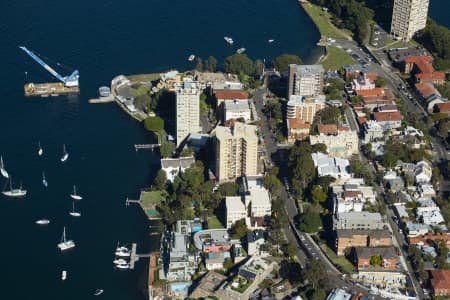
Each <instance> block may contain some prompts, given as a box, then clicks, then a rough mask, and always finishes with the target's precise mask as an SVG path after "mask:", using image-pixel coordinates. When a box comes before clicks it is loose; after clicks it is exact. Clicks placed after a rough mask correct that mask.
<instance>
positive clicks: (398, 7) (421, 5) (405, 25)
mask: <svg viewBox="0 0 450 300" xmlns="http://www.w3.org/2000/svg"><path fill="white" fill-rule="evenodd" d="M429 4H430V0H394V9H393V11H392V21H391V34H392V35H393V36H394V37H396V38H398V39H401V40H404V41H409V40H410V39H411V38H412V37H413V36H414V34H415V33H416V32H417V31H419V30H421V29H423V28H425V26H426V24H427V16H428V6H429Z"/></svg>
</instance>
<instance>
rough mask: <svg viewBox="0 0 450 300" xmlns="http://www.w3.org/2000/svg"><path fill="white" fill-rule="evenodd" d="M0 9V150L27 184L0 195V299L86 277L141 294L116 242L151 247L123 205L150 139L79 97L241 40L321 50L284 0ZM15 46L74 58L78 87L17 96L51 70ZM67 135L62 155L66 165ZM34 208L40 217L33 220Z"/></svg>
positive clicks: (137, 215) (141, 183)
mask: <svg viewBox="0 0 450 300" xmlns="http://www.w3.org/2000/svg"><path fill="white" fill-rule="evenodd" d="M0 11H1V14H2V16H1V18H0V40H1V41H2V42H1V43H0V57H1V63H0V66H1V72H0V82H1V83H2V85H1V96H0V101H1V108H0V120H1V129H0V133H1V134H0V155H3V159H4V161H5V165H6V168H7V170H8V171H9V172H10V173H11V174H12V176H13V179H14V183H15V184H16V185H19V184H20V182H23V186H24V188H26V189H27V190H28V196H27V197H26V198H24V199H20V200H14V199H6V198H4V197H0V233H1V234H0V236H1V239H2V243H1V244H2V247H0V257H2V258H3V264H2V272H1V275H0V287H1V288H2V299H18V300H22V299H67V300H69V299H89V298H90V297H93V293H94V291H95V289H96V288H102V289H104V290H105V292H104V294H103V295H102V296H103V297H105V298H106V299H144V297H145V286H144V284H145V282H146V271H145V270H146V268H147V266H146V264H147V261H146V260H142V261H140V262H139V263H138V264H137V269H135V270H134V271H132V272H131V271H128V272H127V271H125V272H123V271H122V272H120V271H115V270H114V269H113V266H112V260H113V255H112V253H113V250H114V248H115V246H116V244H117V242H118V241H121V242H129V243H131V242H137V243H138V252H147V251H150V250H155V249H158V247H159V243H158V242H159V239H158V237H155V236H149V235H148V234H149V230H148V228H147V225H148V224H147V221H146V218H145V216H144V214H143V213H142V212H141V211H140V210H139V209H138V208H137V207H129V208H125V205H124V202H125V198H126V197H127V196H129V197H131V198H136V197H137V192H138V190H139V188H141V187H146V186H149V185H150V182H151V179H152V176H153V175H154V173H155V172H156V171H157V169H158V168H159V161H158V157H157V156H156V154H152V152H150V151H142V152H137V153H136V152H135V150H134V149H133V147H132V145H133V144H135V143H147V142H149V141H148V136H147V135H146V133H145V132H144V130H143V129H142V127H141V126H140V124H138V123H137V122H136V121H134V120H131V119H130V118H129V117H128V116H127V115H126V114H125V113H123V112H122V111H121V110H120V109H119V108H118V107H116V106H115V105H112V104H111V105H109V104H106V105H91V104H88V102H87V101H88V99H89V98H92V97H94V96H97V87H98V86H100V85H104V84H109V81H110V80H111V78H112V77H113V76H115V75H117V74H120V73H125V74H132V73H146V72H158V71H164V70H167V69H171V68H179V69H186V68H188V67H189V66H190V65H189V63H188V62H187V57H188V56H189V54H191V53H194V54H196V55H197V56H201V57H204V58H206V57H207V56H209V55H214V56H215V57H217V58H218V59H219V60H222V59H223V58H224V57H226V56H228V55H230V54H232V53H234V51H235V50H236V49H237V48H239V47H245V48H247V53H248V55H249V56H250V57H252V58H253V59H256V58H261V59H264V58H265V59H266V60H267V61H270V60H271V59H272V58H273V57H275V56H277V55H279V54H281V53H285V52H287V53H296V54H298V55H300V56H301V57H302V58H303V59H304V60H306V61H308V59H313V58H314V57H315V56H317V55H318V54H317V53H316V52H317V49H316V48H315V47H314V46H313V45H315V43H316V41H317V40H318V39H319V35H318V32H317V31H316V29H315V27H314V25H313V24H312V23H311V21H310V20H309V19H308V18H307V16H306V15H305V13H304V12H303V11H302V10H301V8H300V6H299V5H298V4H297V1H294V0H292V1H281V0H265V1H256V0H236V1H225V0H218V1H206V0H199V1H196V2H195V3H193V2H189V1H181V0H174V1H157V0H146V1H144V0H132V1H130V2H123V1H118V0H100V1H88V0H79V1H75V2H73V1H72V2H70V3H69V2H64V1H56V0H41V1H20V0H19V1H17V0H3V1H0ZM225 35H228V36H231V37H233V39H234V40H235V48H233V47H230V46H228V45H227V44H226V43H225V41H224V40H223V36H225ZM268 39H275V42H274V43H272V44H268V43H267V40H268ZM21 45H24V46H27V47H28V48H29V49H31V50H34V51H35V52H36V53H38V54H40V55H41V58H43V59H44V60H46V61H47V62H48V63H49V64H50V65H52V66H54V67H55V68H56V69H57V70H58V71H59V72H60V73H61V74H62V75H67V74H70V73H71V72H72V71H73V69H75V68H76V69H78V70H79V71H80V76H81V77H80V87H81V94H80V95H79V96H74V97H49V98H25V97H24V96H23V85H24V83H25V82H28V81H34V82H52V81H56V80H55V79H54V78H52V77H51V75H49V74H48V73H47V72H46V71H45V70H43V69H42V68H41V67H40V66H38V65H37V64H36V63H35V62H34V61H32V60H31V59H30V58H29V57H28V56H26V55H25V53H23V52H21V51H20V50H19V49H18V46H21ZM319 55H320V54H319ZM68 66H70V67H68ZM38 141H40V142H41V144H42V146H43V148H44V155H43V157H41V158H39V157H38V154H37V150H38V148H37V147H38ZM63 143H65V144H66V145H67V150H68V152H69V154H70V156H69V159H68V161H67V162H66V163H64V164H62V163H61V162H60V157H61V155H62V144H63ZM43 171H45V174H46V178H47V181H48V184H49V186H48V188H44V187H43V185H42V182H41V176H42V172H43ZM4 182H5V181H4V179H3V178H2V179H0V185H2V187H3V184H4ZM73 184H76V185H77V191H78V192H79V193H80V194H81V195H82V196H83V197H84V199H83V200H81V201H80V202H79V203H77V209H78V210H80V211H81V214H82V216H81V218H79V219H73V218H72V217H70V216H69V215H68V211H69V210H70V209H71V207H72V203H71V200H70V198H69V193H70V192H71V190H72V186H73ZM44 217H46V218H48V219H50V220H51V223H50V224H49V225H48V226H42V227H39V226H37V225H36V224H34V222H35V221H36V220H37V219H40V218H44ZM63 226H66V228H67V235H68V238H69V239H73V240H74V241H75V242H76V247H75V248H74V249H72V250H69V251H68V252H67V253H63V254H62V253H60V251H59V249H57V247H56V245H57V243H58V242H59V240H60V237H61V234H62V229H63ZM62 270H67V271H68V275H67V280H66V281H65V282H62V281H61V279H60V277H61V271H62Z"/></svg>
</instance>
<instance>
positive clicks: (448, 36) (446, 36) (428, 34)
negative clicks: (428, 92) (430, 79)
mask: <svg viewBox="0 0 450 300" xmlns="http://www.w3.org/2000/svg"><path fill="white" fill-rule="evenodd" d="M416 39H417V40H418V41H419V42H420V43H421V44H422V45H424V46H425V48H427V49H428V50H430V51H431V52H432V53H433V54H434V55H435V56H436V58H435V62H434V63H435V66H436V68H437V69H441V70H448V69H450V29H448V28H447V27H445V26H442V25H439V24H437V23H436V22H435V21H433V20H432V19H428V23H427V26H426V27H425V29H423V30H422V31H420V32H419V33H418V34H417V36H416Z"/></svg>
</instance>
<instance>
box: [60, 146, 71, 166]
mask: <svg viewBox="0 0 450 300" xmlns="http://www.w3.org/2000/svg"><path fill="white" fill-rule="evenodd" d="M68 158H69V153H67V150H66V144H63V156H62V157H61V162H65V161H66V160H67V159H68Z"/></svg>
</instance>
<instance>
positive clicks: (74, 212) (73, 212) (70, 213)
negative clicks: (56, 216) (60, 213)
mask: <svg viewBox="0 0 450 300" xmlns="http://www.w3.org/2000/svg"><path fill="white" fill-rule="evenodd" d="M69 215H71V216H72V217H81V213H79V212H77V211H75V201H72V211H71V212H69Z"/></svg>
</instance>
